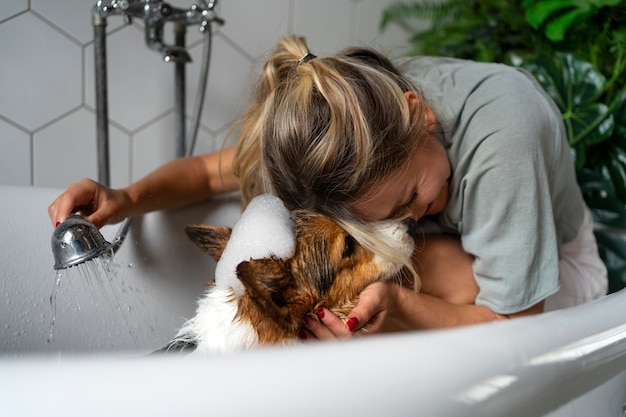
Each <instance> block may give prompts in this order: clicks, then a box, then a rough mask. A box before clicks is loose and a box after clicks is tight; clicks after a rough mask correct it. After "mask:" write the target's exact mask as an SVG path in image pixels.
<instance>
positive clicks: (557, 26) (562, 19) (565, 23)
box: [545, 9, 591, 42]
mask: <svg viewBox="0 0 626 417" xmlns="http://www.w3.org/2000/svg"><path fill="white" fill-rule="evenodd" d="M590 15H591V12H590V11H589V10H581V9H574V10H571V11H569V12H567V13H564V14H562V15H561V16H559V17H557V18H555V19H554V20H552V21H551V22H550V23H548V24H547V25H546V30H545V33H546V36H547V37H548V39H550V40H551V41H552V42H559V41H562V40H563V39H564V38H565V32H566V31H567V29H569V27H570V26H571V25H572V24H574V23H575V22H577V21H580V20H585V19H587V18H588V17H589V16H590Z"/></svg>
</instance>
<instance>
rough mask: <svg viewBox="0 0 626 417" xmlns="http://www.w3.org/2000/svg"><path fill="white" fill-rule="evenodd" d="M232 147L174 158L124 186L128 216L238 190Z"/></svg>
mask: <svg viewBox="0 0 626 417" xmlns="http://www.w3.org/2000/svg"><path fill="white" fill-rule="evenodd" d="M233 151H234V150H233V148H226V149H224V151H223V152H214V153H211V154H207V155H202V156H195V157H189V158H180V159H175V160H173V161H171V162H169V163H167V164H165V165H163V166H162V167H160V168H158V169H157V170H155V171H153V172H152V173H150V174H148V175H147V176H145V177H144V178H142V179H140V180H139V181H137V182H135V183H133V184H131V185H129V186H128V187H126V188H125V190H124V191H125V192H126V194H127V195H128V199H129V201H130V204H129V206H128V207H126V210H128V213H126V215H131V216H133V215H140V214H144V213H147V212H150V211H154V210H167V209H173V208H179V207H185V206H188V205H190V204H193V203H197V202H199V201H203V200H206V199H208V198H210V197H213V196H215V195H218V194H222V193H225V192H229V191H235V190H237V188H238V181H237V178H236V177H235V176H234V174H233V172H232V158H233Z"/></svg>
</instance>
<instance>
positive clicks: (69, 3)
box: [31, 0, 124, 45]
mask: <svg viewBox="0 0 626 417" xmlns="http://www.w3.org/2000/svg"><path fill="white" fill-rule="evenodd" d="M59 3H63V5H62V6H61V5H60V4H59ZM95 4H96V2H95V0H94V1H90V0H63V1H62V2H59V1H50V0H31V8H32V10H34V11H35V12H37V13H39V14H41V15H42V16H43V17H44V18H46V19H47V20H49V21H50V22H51V23H53V24H54V25H56V26H58V27H59V28H60V29H61V30H63V31H65V32H67V33H68V34H69V35H70V36H72V37H73V38H74V39H76V40H77V41H79V42H80V43H81V44H83V45H84V44H86V43H88V42H91V41H93V25H92V19H91V11H92V9H93V7H94V5H95ZM122 25H124V21H123V19H122V16H121V15H120V16H116V15H114V16H110V17H109V18H107V31H111V30H114V29H116V28H118V27H120V26H122Z"/></svg>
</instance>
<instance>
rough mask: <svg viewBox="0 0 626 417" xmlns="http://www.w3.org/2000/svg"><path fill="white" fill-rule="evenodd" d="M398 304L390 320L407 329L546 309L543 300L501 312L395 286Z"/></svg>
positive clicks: (455, 325)
mask: <svg viewBox="0 0 626 417" xmlns="http://www.w3.org/2000/svg"><path fill="white" fill-rule="evenodd" d="M396 287H397V288H396V294H395V296H394V297H393V299H395V303H394V304H393V306H392V308H391V309H390V312H389V313H390V317H389V318H390V319H392V321H393V322H394V323H402V324H403V325H404V326H405V328H406V329H411V330H419V329H435V328H445V327H458V326H465V325H469V324H478V323H485V322H490V321H495V320H504V319H509V318H516V317H522V316H527V315H532V314H538V313H541V312H543V302H540V303H538V304H536V305H534V306H532V307H530V308H528V309H526V310H523V311H520V312H517V313H514V314H507V315H504V314H498V313H495V312H494V311H492V310H491V309H489V308H488V307H485V306H480V305H475V304H454V303H451V302H449V301H447V300H445V299H441V298H438V297H434V296H431V295H428V294H424V293H417V292H415V291H413V290H412V289H410V288H405V287H399V286H396Z"/></svg>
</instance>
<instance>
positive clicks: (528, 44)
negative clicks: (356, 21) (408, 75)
mask: <svg viewBox="0 0 626 417" xmlns="http://www.w3.org/2000/svg"><path fill="white" fill-rule="evenodd" d="M415 19H417V20H427V21H428V22H430V29H429V30H426V31H418V32H415V31H413V29H412V26H411V23H412V21H413V20H415ZM391 23H395V24H398V25H400V26H402V27H404V28H405V29H406V30H407V31H409V32H414V33H413V34H412V35H411V37H410V40H409V42H410V43H411V44H412V46H413V50H412V54H415V55H418V54H420V55H439V56H453V57H457V58H466V59H473V60H477V61H484V62H492V61H495V62H505V61H506V60H507V54H508V53H509V52H510V51H511V50H533V49H534V48H535V47H536V45H537V42H539V41H540V38H539V36H537V31H535V30H534V29H533V28H532V27H530V26H529V25H528V23H527V22H526V19H525V18H524V11H523V8H522V6H521V5H520V4H519V2H515V1H510V0H490V1H468V0H449V1H444V2H441V1H432V0H424V1H410V2H399V3H396V4H393V5H390V6H389V7H387V8H386V9H385V10H384V11H383V16H382V20H381V22H380V27H381V29H382V28H385V27H386V26H387V25H389V24H391Z"/></svg>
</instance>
